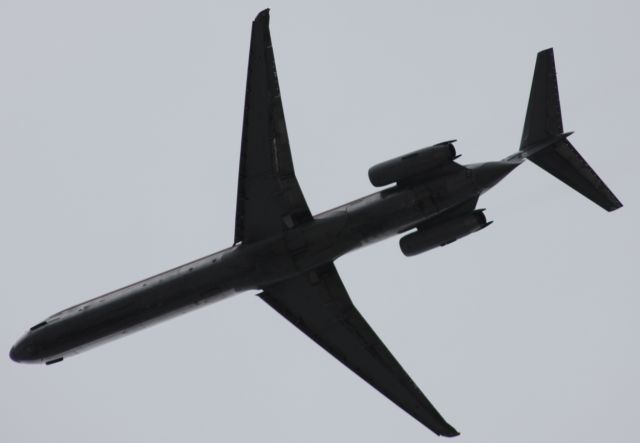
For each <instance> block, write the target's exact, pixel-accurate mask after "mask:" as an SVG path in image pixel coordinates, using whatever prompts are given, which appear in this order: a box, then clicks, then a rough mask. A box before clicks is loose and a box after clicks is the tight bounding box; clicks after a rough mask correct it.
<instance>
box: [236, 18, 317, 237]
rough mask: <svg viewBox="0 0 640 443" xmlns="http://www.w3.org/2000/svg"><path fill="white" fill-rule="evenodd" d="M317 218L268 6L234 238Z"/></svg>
mask: <svg viewBox="0 0 640 443" xmlns="http://www.w3.org/2000/svg"><path fill="white" fill-rule="evenodd" d="M311 219H312V216H311V212H310V211H309V207H308V206H307V203H306V201H305V199H304V196H303V195H302V191H301V190H300V186H299V185H298V180H297V179H296V176H295V172H294V169H293V161H292V159H291V152H290V149H289V137H288V135H287V127H286V124H285V120H284V111H283V109H282V99H281V97H280V87H279V85H278V75H277V73H276V63H275V59H274V56H273V48H272V46H271V35H270V33H269V10H268V9H266V10H264V11H262V12H261V13H260V14H258V16H257V17H256V19H255V20H254V22H253V27H252V30H251V47H250V50H249V67H248V70H247V90H246V95H245V104H244V121H243V125H242V148H241V153H240V171H239V177H238V199H237V205H236V228H235V239H234V243H239V242H243V243H250V242H254V241H258V240H261V239H263V238H265V237H269V236H271V235H276V234H279V233H281V232H282V231H284V230H286V229H290V228H292V227H294V226H296V225H298V224H300V223H303V222H305V221H309V220H311Z"/></svg>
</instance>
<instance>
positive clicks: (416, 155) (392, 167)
mask: <svg viewBox="0 0 640 443" xmlns="http://www.w3.org/2000/svg"><path fill="white" fill-rule="evenodd" d="M454 141H455V140H451V141H447V142H442V143H439V144H437V145H434V146H429V147H428V148H422V149H419V150H417V151H414V152H412V153H410V154H407V155H403V156H402V157H396V158H393V159H391V160H387V161H386V162H382V163H378V164H377V165H375V166H373V167H371V168H369V181H371V184H372V185H373V186H386V185H389V184H391V183H395V182H398V181H400V180H404V179H407V178H409V177H413V176H415V175H418V174H422V173H424V172H428V171H432V170H434V169H437V168H438V167H440V166H442V165H444V164H446V163H448V162H451V161H453V159H454V158H455V157H456V149H455V148H454V147H453V142H454Z"/></svg>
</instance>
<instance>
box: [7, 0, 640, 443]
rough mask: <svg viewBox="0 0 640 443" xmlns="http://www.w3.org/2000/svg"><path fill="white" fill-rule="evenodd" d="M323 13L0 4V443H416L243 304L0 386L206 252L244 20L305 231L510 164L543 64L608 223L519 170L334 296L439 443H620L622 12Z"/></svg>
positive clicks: (231, 135) (354, 383)
mask: <svg viewBox="0 0 640 443" xmlns="http://www.w3.org/2000/svg"><path fill="white" fill-rule="evenodd" d="M345 3H346V2H327V1H325V2H321V3H317V2H316V3H311V2H293V1H290V2H284V1H275V0H274V1H271V2H270V3H264V2H260V1H245V2H231V1H229V2H215V1H180V2H169V1H158V0H154V1H151V0H149V1H142V0H127V1H121V0H116V1H109V2H88V1H80V0H77V1H67V0H61V1H56V2H51V1H45V0H33V1H12V0H5V1H2V2H0V149H1V151H0V152H1V157H0V202H1V204H2V217H1V221H0V227H1V228H2V229H0V266H1V268H2V278H1V279H0V294H1V296H0V351H1V352H4V354H3V355H4V357H2V358H0V441H3V442H11V443H14V442H15V443H18V442H28V443H34V442H44V441H68V442H86V441H87V440H89V441H91V442H94V443H101V442H114V441H118V442H129V441H131V442H133V441H136V442H176V441H181V442H183V441H184V442H216V441H217V442H249V441H266V442H301V441H303V442H323V443H326V442H327V441H331V442H342V441H345V442H346V441H351V442H353V441H367V442H371V443H373V442H385V443H387V442H390V441H402V442H424V441H436V440H438V437H436V436H435V435H434V434H432V433H431V432H430V431H429V430H427V429H426V428H424V427H423V426H422V425H420V424H419V423H418V422H417V421H415V420H414V419H412V418H411V417H410V416H408V415H407V414H406V413H404V412H403V411H401V410H400V409H399V408H398V407H396V406H395V405H393V404H392V403H391V402H389V401H388V400H386V399H385V398H384V397H383V396H382V395H380V394H379V393H378V392H376V391H375V390H374V389H373V388H371V387H369V386H368V385H367V384H366V383H365V382H363V381H362V380H360V379H359V378H358V377H357V376H355V375H354V374H352V373H351V372H350V371H349V370H347V369H346V368H345V367H343V366H342V365H341V364H340V363H338V362H337V361H336V360H335V359H333V357H331V356H330V355H328V354H327V353H325V352H324V351H323V350H322V349H320V348H319V347H318V346H317V345H315V344H314V343H313V342H312V341H311V340H309V339H308V338H307V337H306V336H304V335H303V334H302V333H300V332H299V331H298V330H296V329H295V328H294V327H292V326H291V325H290V324H289V323H288V322H286V321H285V320H284V319H282V318H281V317H280V316H279V315H278V314H277V313H275V312H274V311H272V310H271V309H270V308H269V307H268V306H267V305H266V304H264V303H263V302H262V301H261V300H260V299H258V298H257V297H255V296H254V295H252V294H251V293H247V294H243V295H239V296H237V297H234V298H231V299H228V300H226V301H223V302H221V303H218V304H214V305H210V306H208V307H206V308H203V309H201V310H199V311H195V312H192V313H189V314H187V315H184V316H182V317H179V318H176V319H173V320H171V321H168V322H165V323H162V324H160V325H157V326H154V327H152V328H150V329H147V330H145V331H143V332H139V333H137V334H134V335H131V336H128V337H126V338H124V339H122V340H119V341H115V342H111V343H109V344H107V345H104V346H102V347H99V348H96V349H93V350H91V351H89V352H87V353H85V354H81V355H80V356H77V357H73V358H70V359H68V360H65V361H64V362H63V363H61V364H58V365H54V366H50V367H45V366H40V365H18V364H16V363H14V362H12V361H10V360H9V357H8V352H9V348H10V347H11V345H12V344H13V343H14V342H15V341H16V340H17V339H18V337H19V336H20V335H21V334H22V333H23V332H24V331H25V330H26V329H28V327H30V326H32V325H33V324H36V323H38V322H39V321H41V320H42V319H44V318H45V317H46V316H48V315H50V314H52V313H53V312H56V311H58V310H60V309H62V308H65V307H67V306H69V305H72V304H75V303H78V302H81V301H83V300H85V299H88V298H92V297H95V296H97V295H100V294H102V293H105V292H108V291H110V290H113V289H116V288H119V287H121V286H124V285H126V284H129V283H132V282H134V281H137V280H140V279H142V278H145V277H148V276H150V275H153V274H156V273H158V272H161V271H164V270H166V269H168V268H171V267H173V266H176V265H179V264H182V263H184V262H187V261H189V260H192V259H194V258H197V257H201V256H203V255H207V254H209V253H212V252H214V251H216V250H219V249H222V248H224V247H227V246H229V245H230V244H231V243H232V239H233V227H234V215H235V197H236V196H235V194H236V192H235V191H236V184H237V169H238V157H239V150H240V133H241V124H242V111H243V102H244V88H245V85H244V82H245V78H246V63H247V57H248V49H249V36H250V27H251V21H252V19H253V18H254V16H255V15H256V14H257V13H258V12H259V11H260V10H261V9H263V8H265V7H271V8H272V10H271V29H272V37H273V44H274V48H275V55H276V61H277V65H278V72H279V78H280V86H281V89H282V94H283V101H284V109H285V115H286V118H287V125H288V128H289V137H290V140H291V146H292V154H293V158H294V161H295V166H296V172H297V175H298V180H299V182H300V185H301V187H302V189H303V191H304V193H305V195H306V198H307V201H308V202H309V205H310V207H311V209H312V212H320V211H323V210H326V209H329V208H331V207H334V206H337V205H339V204H341V203H343V202H345V201H348V200H352V199H355V198H357V197H359V196H361V195H364V194H367V193H370V192H372V191H373V188H372V186H371V185H370V184H369V183H368V179H367V169H368V168H369V167H370V166H372V165H373V164H375V163H377V162H380V161H383V160H386V159H388V158H391V157H394V156H397V155H402V154H405V153H407V152H409V151H412V150H415V149H417V148H420V147H423V146H427V145H430V144H434V143H436V142H440V141H443V140H448V139H452V138H457V139H458V140H459V141H458V143H457V149H458V152H459V153H461V154H462V158H461V159H460V160H461V161H463V162H466V163H474V162H478V161H483V160H492V159H498V158H502V157H504V156H506V155H508V154H509V153H511V152H513V151H514V150H516V149H517V146H518V145H519V140H520V135H521V130H522V123H523V118H524V113H525V109H526V103H527V99H528V95H529V87H530V82H531V76H532V73H533V67H534V62H535V55H536V52H537V51H539V50H542V49H545V48H547V47H551V46H552V47H554V48H555V53H556V65H557V69H558V79H559V88H560V97H561V103H562V111H563V116H564V124H565V125H564V126H565V129H566V130H574V131H576V133H575V134H574V135H573V136H572V138H571V140H572V142H573V144H574V145H575V146H576V147H577V148H578V150H579V151H580V152H581V153H582V154H583V155H584V156H585V158H586V159H587V160H588V161H589V162H590V163H591V165H592V166H593V167H594V169H595V170H596V171H597V172H598V173H599V174H600V176H601V177H602V178H603V179H604V180H605V182H606V183H607V184H608V185H609V186H610V187H611V189H612V190H613V191H614V192H615V193H616V194H617V195H618V197H619V198H620V199H621V200H622V202H623V203H624V204H625V207H624V208H622V209H621V210H619V211H617V212H614V213H611V214H609V213H607V212H605V211H603V210H602V209H600V208H599V207H597V206H596V205H594V204H593V203H591V202H590V201H588V200H587V199H585V198H583V197H582V196H580V195H579V194H577V193H575V192H574V191H572V190H570V189H569V188H568V187H566V186H564V185H562V184H561V183H560V182H558V181H557V180H556V179H555V178H553V177H551V176H549V175H548V174H546V173H545V172H544V171H542V170H540V169H538V168H537V167H535V166H534V165H532V164H528V165H525V166H523V167H522V168H520V169H519V170H518V171H516V172H515V173H514V174H513V175H512V176H510V177H508V178H507V179H506V180H504V182H502V183H501V184H500V185H499V186H498V187H497V188H496V189H494V190H493V191H492V192H490V193H489V194H487V195H485V196H483V197H482V198H481V200H480V203H479V207H486V208H487V211H486V214H487V217H488V218H489V219H491V220H495V223H494V224H493V225H492V226H491V227H490V228H488V229H485V230H483V231H482V232H479V233H477V234H473V235H472V236H470V237H468V238H465V239H464V240H461V241H459V242H456V243H454V244H452V245H449V246H447V247H446V248H441V249H438V250H436V251H432V252H429V253H427V254H423V255H420V256H417V257H413V258H410V259H409V258H405V257H404V256H403V255H402V254H401V252H400V250H399V247H398V244H397V239H396V238H394V239H388V240H386V241H384V242H382V243H379V244H376V245H374V246H371V247H369V248H365V249H362V250H359V251H357V252H355V253H352V254H350V255H347V256H345V257H343V258H341V259H339V260H338V262H337V268H338V270H339V271H340V274H341V276H342V279H343V281H344V283H345V285H346V287H347V288H348V290H349V293H350V295H351V297H352V299H353V301H354V303H355V304H356V305H357V306H358V308H359V309H360V311H361V312H362V314H363V315H364V316H365V317H366V318H367V319H368V321H369V323H370V324H371V325H372V326H373V327H374V329H375V330H376V331H377V332H378V334H379V336H380V337H381V338H382V339H383V340H384V341H385V343H386V344H387V346H388V347H389V348H390V350H391V351H392V352H393V353H394V354H395V356H396V357H397V358H398V360H399V361H400V362H401V363H402V364H403V365H404V367H405V369H406V370H407V372H409V374H410V375H412V377H413V379H414V380H415V382H416V383H417V384H418V385H419V386H420V387H421V388H422V390H423V391H424V392H425V394H426V395H427V397H428V398H429V399H430V400H431V401H432V402H433V403H434V405H435V406H436V407H437V408H438V410H439V411H440V412H441V413H442V414H443V416H444V417H445V418H446V419H447V420H448V421H449V422H450V423H451V424H452V425H453V426H454V427H456V428H457V429H458V430H459V431H460V432H461V433H462V435H461V436H460V437H458V439H457V441H460V442H474V443H476V442H492V443H497V442H509V443H514V442H518V443H528V442H531V443H533V442H540V441H557V442H563V443H565V442H581V443H584V442H603V441H606V442H629V441H633V440H635V437H634V436H636V435H637V432H638V430H637V424H638V422H640V408H638V398H639V397H640V379H639V377H638V374H640V355H639V353H640V351H639V349H640V347H639V346H638V345H639V343H638V337H640V325H639V324H638V320H637V317H638V312H639V308H640V300H639V296H640V291H639V289H640V284H639V283H638V275H637V269H638V264H639V263H640V260H639V259H640V252H639V251H640V241H639V238H640V236H639V234H638V226H639V222H640V213H639V210H638V197H639V195H640V193H639V192H640V191H639V190H640V179H638V172H637V170H638V169H637V168H638V165H639V164H640V156H639V155H638V151H639V149H640V146H639V144H638V136H637V128H638V118H639V113H638V103H640V86H639V81H638V79H639V78H640V63H639V62H638V54H639V53H640V51H639V47H638V46H639V42H640V31H639V30H638V19H639V18H640V14H639V12H640V7H638V6H637V2H633V1H626V2H625V1H608V2H599V1H580V2H578V1H574V2H558V1H535V2H534V1H531V2H527V3H526V4H525V3H521V2H513V1H509V2H508V1H504V2H495V1H482V2H462V1H449V2H442V1H438V2H430V1H420V2H418V1H415V2H409V1H407V2H389V3H388V4H386V5H385V4H382V3H375V2H362V3H358V2H351V3H349V4H345ZM442 441H443V440H442Z"/></svg>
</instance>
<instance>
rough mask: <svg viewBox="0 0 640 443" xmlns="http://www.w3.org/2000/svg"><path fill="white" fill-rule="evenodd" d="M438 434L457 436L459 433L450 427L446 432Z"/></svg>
mask: <svg viewBox="0 0 640 443" xmlns="http://www.w3.org/2000/svg"><path fill="white" fill-rule="evenodd" d="M440 435H441V436H443V437H457V436H458V435H460V433H459V432H458V431H456V430H455V429H454V428H451V429H450V430H448V431H447V432H444V433H442V434H440Z"/></svg>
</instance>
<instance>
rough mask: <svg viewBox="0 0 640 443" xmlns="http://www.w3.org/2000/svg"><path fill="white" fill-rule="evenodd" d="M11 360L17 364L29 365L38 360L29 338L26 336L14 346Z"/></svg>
mask: <svg viewBox="0 0 640 443" xmlns="http://www.w3.org/2000/svg"><path fill="white" fill-rule="evenodd" d="M9 358H11V360H13V361H15V362H17V363H28V362H32V361H35V360H36V355H35V352H34V347H33V345H32V344H31V343H30V340H29V337H28V336H24V337H22V338H21V339H20V340H18V342H17V343H16V344H15V345H13V347H12V348H11V351H9Z"/></svg>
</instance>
